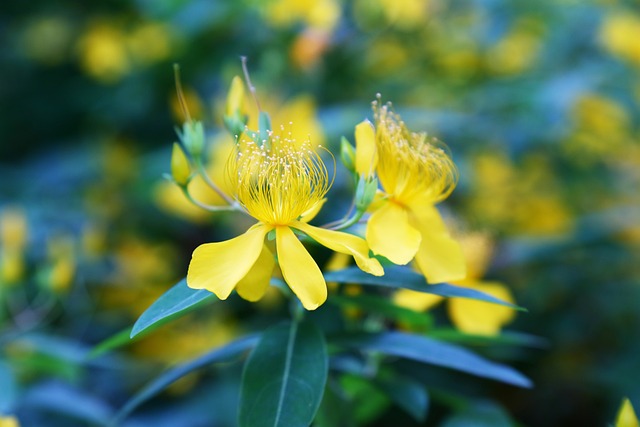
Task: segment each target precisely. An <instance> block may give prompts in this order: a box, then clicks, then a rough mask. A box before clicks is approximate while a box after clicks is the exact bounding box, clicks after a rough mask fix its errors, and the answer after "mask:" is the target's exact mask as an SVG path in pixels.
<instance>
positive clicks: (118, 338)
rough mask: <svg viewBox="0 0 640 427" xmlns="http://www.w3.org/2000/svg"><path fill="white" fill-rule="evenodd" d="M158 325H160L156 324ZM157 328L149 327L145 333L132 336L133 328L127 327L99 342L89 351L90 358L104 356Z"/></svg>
mask: <svg viewBox="0 0 640 427" xmlns="http://www.w3.org/2000/svg"><path fill="white" fill-rule="evenodd" d="M156 326H158V327H159V326H160V325H159V324H156ZM154 329H155V328H148V329H147V330H146V331H145V333H143V334H139V335H136V337H135V338H133V339H132V338H131V328H126V329H124V330H122V331H120V332H118V333H116V334H115V335H112V336H110V337H109V338H107V339H105V340H103V341H101V342H99V343H98V344H97V345H96V346H94V347H93V348H92V349H91V352H90V353H89V356H88V357H89V358H95V357H99V356H102V355H103V354H105V353H108V352H110V351H111V350H115V349H116V348H118V347H122V346H125V345H127V344H131V343H132V342H135V341H137V340H138V339H139V338H142V337H143V336H145V335H146V332H151V331H152V330H154Z"/></svg>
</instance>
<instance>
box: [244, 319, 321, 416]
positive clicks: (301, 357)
mask: <svg viewBox="0 0 640 427" xmlns="http://www.w3.org/2000/svg"><path fill="white" fill-rule="evenodd" d="M327 368H328V361H327V349H326V344H325V341H324V337H323V335H322V333H321V332H320V331H319V330H318V328H317V327H316V326H315V325H313V324H312V323H308V322H303V323H297V322H287V323H284V324H280V325H277V326H274V327H271V328H270V329H268V330H267V331H266V332H265V333H264V334H263V335H262V338H261V339H260V342H259V343H258V345H257V346H256V347H255V349H254V350H253V351H252V352H251V355H250V356H249V359H248V360H247V363H246V365H245V367H244V372H243V375H242V389H241V392H240V426H241V427H307V426H309V425H310V424H311V422H312V421H313V418H314V416H315V413H316V411H317V410H318V406H319V405H320V401H321V399H322V394H323V391H324V386H325V383H326V380H327V370H328V369H327Z"/></svg>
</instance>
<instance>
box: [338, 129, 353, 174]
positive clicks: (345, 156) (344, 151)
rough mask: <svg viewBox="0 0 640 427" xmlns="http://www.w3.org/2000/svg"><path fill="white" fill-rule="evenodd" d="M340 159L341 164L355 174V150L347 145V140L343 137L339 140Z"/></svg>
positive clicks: (349, 144)
mask: <svg viewBox="0 0 640 427" xmlns="http://www.w3.org/2000/svg"><path fill="white" fill-rule="evenodd" d="M340 158H341V159H342V163H343V164H344V166H345V167H346V168H347V170H348V171H349V172H355V170H356V163H355V159H356V149H355V148H353V145H351V143H349V140H347V138H345V137H344V136H343V137H342V139H341V140H340Z"/></svg>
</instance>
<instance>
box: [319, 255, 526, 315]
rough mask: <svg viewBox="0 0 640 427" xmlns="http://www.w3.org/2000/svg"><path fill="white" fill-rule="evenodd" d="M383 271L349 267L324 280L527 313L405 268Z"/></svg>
mask: <svg viewBox="0 0 640 427" xmlns="http://www.w3.org/2000/svg"><path fill="white" fill-rule="evenodd" d="M384 270H385V274H384V276H373V275H371V274H367V273H365V272H364V271H362V270H360V269H359V268H357V267H349V268H346V269H344V270H339V271H331V272H329V273H327V274H325V276H324V278H325V280H326V281H327V282H338V283H357V284H360V285H372V286H385V287H388V288H394V289H401V288H404V289H411V290H413V291H418V292H424V293H427V294H434V295H440V296H442V297H449V298H469V299H475V300H479V301H485V302H491V303H494V304H500V305H505V306H507V307H511V308H513V309H515V310H520V311H527V310H526V309H524V308H522V307H518V306H517V305H514V304H511V303H508V302H506V301H502V300H500V299H498V298H496V297H494V296H491V295H488V294H485V293H484V292H480V291H477V290H475V289H471V288H464V287H462V286H454V285H450V284H448V283H439V284H436V285H430V284H427V282H426V280H425V278H424V276H422V275H420V274H418V273H416V272H415V271H413V270H411V269H409V268H407V267H397V266H387V267H385V269H384Z"/></svg>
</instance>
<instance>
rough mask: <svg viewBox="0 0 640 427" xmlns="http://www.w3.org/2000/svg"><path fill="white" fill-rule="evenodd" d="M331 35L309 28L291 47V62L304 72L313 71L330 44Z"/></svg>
mask: <svg viewBox="0 0 640 427" xmlns="http://www.w3.org/2000/svg"><path fill="white" fill-rule="evenodd" d="M330 38H331V34H330V33H329V32H328V31H325V30H318V29H315V28H308V29H306V30H304V31H303V32H302V33H300V34H299V35H298V37H296V39H295V41H294V42H293V44H292V45H291V50H290V52H289V56H290V57H291V62H292V63H293V64H294V65H296V66H297V67H298V68H301V69H303V70H311V69H313V68H314V67H315V66H316V64H317V63H318V61H319V60H320V58H321V57H322V55H323V54H324V53H325V52H326V50H327V48H328V47H329V44H330Z"/></svg>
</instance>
